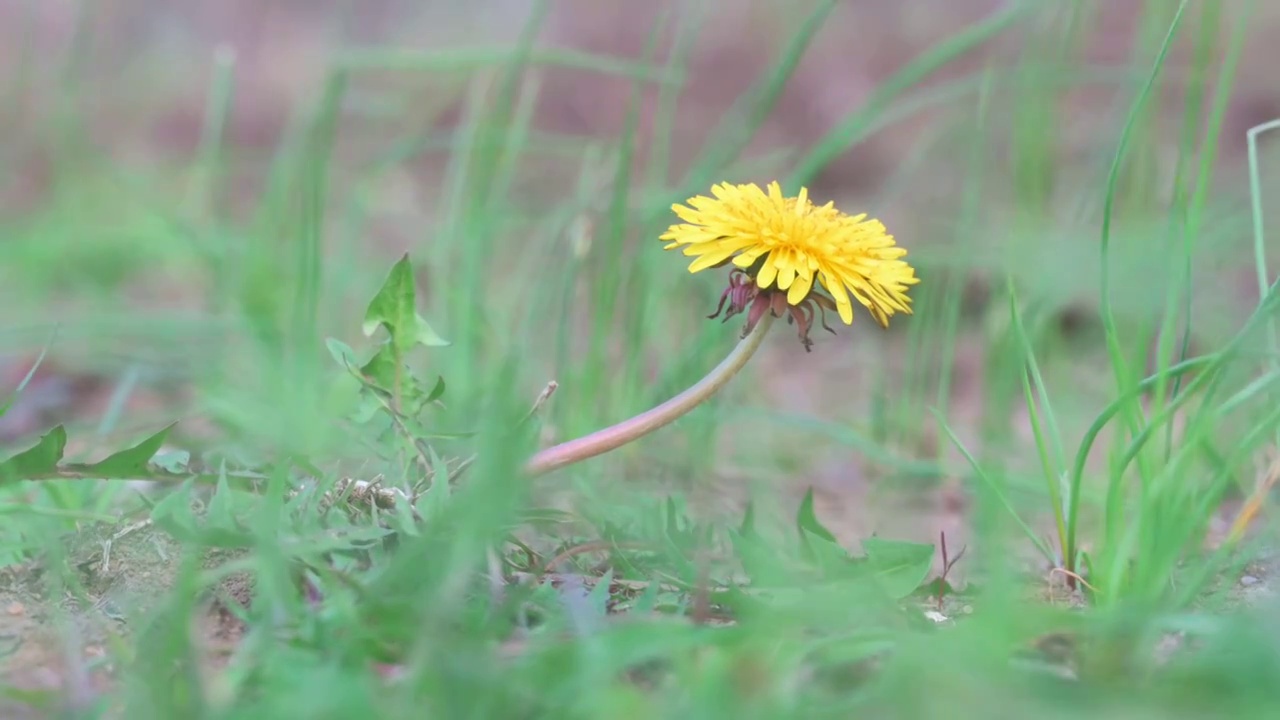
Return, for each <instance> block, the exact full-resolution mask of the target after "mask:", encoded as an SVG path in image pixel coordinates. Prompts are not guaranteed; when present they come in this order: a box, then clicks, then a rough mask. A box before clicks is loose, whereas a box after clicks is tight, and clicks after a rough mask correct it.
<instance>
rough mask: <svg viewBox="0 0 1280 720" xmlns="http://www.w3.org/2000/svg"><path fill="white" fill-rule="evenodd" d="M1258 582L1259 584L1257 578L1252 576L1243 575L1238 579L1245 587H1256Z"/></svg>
mask: <svg viewBox="0 0 1280 720" xmlns="http://www.w3.org/2000/svg"><path fill="white" fill-rule="evenodd" d="M1258 582H1259V580H1258V578H1256V577H1254V576H1252V575H1245V576H1243V577H1241V578H1240V584H1241V585H1243V586H1245V587H1249V586H1250V585H1256V584H1258Z"/></svg>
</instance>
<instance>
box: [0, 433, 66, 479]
mask: <svg viewBox="0 0 1280 720" xmlns="http://www.w3.org/2000/svg"><path fill="white" fill-rule="evenodd" d="M66 449H67V429H66V428H64V427H63V426H61V425H59V426H57V427H55V428H54V429H52V430H50V431H49V432H47V433H45V435H44V436H43V437H41V438H40V442H38V443H36V444H35V446H34V447H32V448H30V449H27V450H23V451H22V452H20V453H18V454H17V455H14V456H13V457H11V458H9V459H8V460H5V461H4V462H2V463H0V480H9V481H13V480H25V479H27V478H37V477H41V476H44V475H49V474H52V473H54V472H56V471H57V470H58V463H59V462H61V461H62V453H63V452H65V451H66Z"/></svg>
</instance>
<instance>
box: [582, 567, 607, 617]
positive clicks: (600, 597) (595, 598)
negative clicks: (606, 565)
mask: <svg viewBox="0 0 1280 720" xmlns="http://www.w3.org/2000/svg"><path fill="white" fill-rule="evenodd" d="M611 585H613V568H610V569H608V570H606V571H605V573H604V577H601V578H600V579H599V581H597V582H596V586H595V587H593V588H591V592H590V593H588V594H587V605H588V607H590V608H591V609H592V610H594V611H595V612H596V613H597V615H599V617H605V616H606V615H608V614H609V598H610V590H611V587H610V586H611Z"/></svg>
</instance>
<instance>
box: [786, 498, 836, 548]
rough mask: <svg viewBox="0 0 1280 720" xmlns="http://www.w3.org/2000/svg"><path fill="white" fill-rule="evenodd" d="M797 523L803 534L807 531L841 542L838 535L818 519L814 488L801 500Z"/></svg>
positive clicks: (828, 539)
mask: <svg viewBox="0 0 1280 720" xmlns="http://www.w3.org/2000/svg"><path fill="white" fill-rule="evenodd" d="M796 525H797V526H798V527H799V528H800V530H801V531H802V536H803V533H806V532H807V533H809V534H810V535H814V536H815V537H819V538H822V539H823V540H826V541H827V542H832V543H837V544H839V541H838V540H836V536H835V535H833V534H831V531H830V530H828V529H827V528H826V527H825V526H824V525H823V524H822V523H821V522H820V521H819V520H818V516H817V514H816V513H814V511H813V488H809V490H808V491H807V492H806V493H805V494H804V499H803V500H801V501H800V509H799V510H798V511H797V512H796Z"/></svg>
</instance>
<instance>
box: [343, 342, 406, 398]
mask: <svg viewBox="0 0 1280 720" xmlns="http://www.w3.org/2000/svg"><path fill="white" fill-rule="evenodd" d="M355 367H358V368H359V371H360V375H361V377H362V378H363V379H364V381H365V382H366V383H368V384H370V385H373V386H374V387H377V388H381V389H383V390H386V391H387V392H388V393H390V392H392V391H394V390H395V389H396V386H397V385H399V384H400V382H401V378H403V377H407V376H408V373H406V372H404V371H403V370H402V369H400V367H399V363H398V362H397V360H396V352H395V348H394V347H393V346H392V345H391V343H384V344H383V346H382V347H380V348H378V352H376V353H374V354H373V357H371V358H369V361H368V362H366V363H365V364H363V365H359V366H355Z"/></svg>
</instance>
